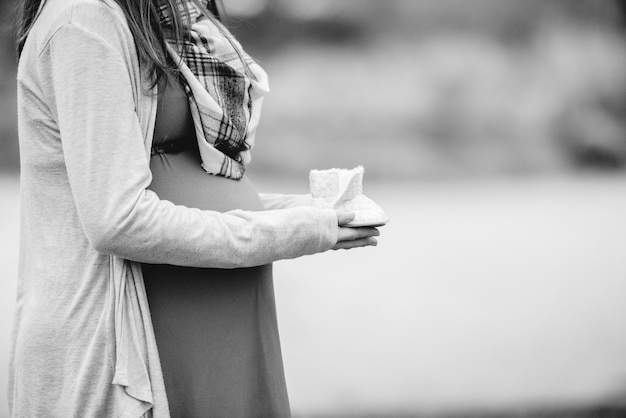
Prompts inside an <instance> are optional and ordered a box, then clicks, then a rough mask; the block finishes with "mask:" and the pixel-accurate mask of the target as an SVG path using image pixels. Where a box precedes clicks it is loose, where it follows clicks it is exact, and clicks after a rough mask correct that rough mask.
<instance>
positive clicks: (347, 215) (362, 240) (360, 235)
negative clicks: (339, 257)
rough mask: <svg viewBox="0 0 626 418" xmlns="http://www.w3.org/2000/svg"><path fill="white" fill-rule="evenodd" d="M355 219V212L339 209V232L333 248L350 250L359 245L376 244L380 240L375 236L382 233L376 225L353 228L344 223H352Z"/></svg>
mask: <svg viewBox="0 0 626 418" xmlns="http://www.w3.org/2000/svg"><path fill="white" fill-rule="evenodd" d="M353 219H354V213H353V212H349V211H337V224H338V228H339V234H338V237H337V244H335V246H334V247H333V248H332V249H333V250H341V249H343V250H348V249H350V248H357V247H369V246H370V245H371V246H376V245H377V244H378V241H377V240H376V238H375V237H377V236H378V235H380V232H378V229H376V228H374V227H367V226H366V227H358V228H351V227H346V226H344V225H346V224H348V223H350V222H351V221H352V220H353Z"/></svg>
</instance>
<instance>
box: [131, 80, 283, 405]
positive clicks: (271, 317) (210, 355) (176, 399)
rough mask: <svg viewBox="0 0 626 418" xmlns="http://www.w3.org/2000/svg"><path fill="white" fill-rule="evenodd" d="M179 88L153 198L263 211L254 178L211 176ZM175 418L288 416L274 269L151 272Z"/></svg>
mask: <svg viewBox="0 0 626 418" xmlns="http://www.w3.org/2000/svg"><path fill="white" fill-rule="evenodd" d="M200 163H201V161H200V156H199V152H198V148H197V144H196V137H195V133H194V128H193V121H192V118H191V115H190V112H189V106H188V102H187V97H186V94H185V92H184V91H183V88H182V86H181V85H179V84H178V83H177V82H176V81H175V80H173V79H170V80H169V83H168V85H167V88H166V90H165V91H164V93H163V95H162V96H161V97H160V100H159V106H158V109H157V120H156V125H155V131H154V139H153V152H152V157H151V159H150V169H151V171H152V175H153V179H152V183H151V185H150V189H152V190H153V191H154V192H156V193H157V195H158V196H159V197H160V198H161V199H165V200H169V201H171V202H172V203H174V204H178V205H185V206H188V207H194V208H198V209H203V210H215V211H219V212H225V211H229V210H233V209H245V210H260V209H262V206H261V202H260V199H259V196H258V194H257V192H256V191H255V189H254V186H253V185H252V183H251V182H250V181H249V180H248V178H247V177H245V176H244V177H243V178H242V179H241V180H232V179H228V178H225V177H220V176H214V175H211V174H207V173H205V172H204V170H203V168H202V167H201V165H200ZM143 271H144V282H145V285H146V291H147V295H148V301H149V304H150V311H151V315H152V321H153V325H154V329H155V335H156V339H157V346H158V349H159V355H160V357H161V364H162V368H163V374H164V379H165V385H166V390H167V393H168V401H169V404H170V409H171V412H172V416H185V417H201V416H238V417H256V416H272V417H284V416H289V401H288V397H287V391H286V386H285V380H284V372H283V366H282V358H281V351H280V342H279V337H278V327H277V322H276V310H275V301H274V289H273V281H272V267H271V265H265V266H258V267H253V268H244V269H232V270H221V269H197V268H188V267H178V266H169V265H147V264H144V265H143Z"/></svg>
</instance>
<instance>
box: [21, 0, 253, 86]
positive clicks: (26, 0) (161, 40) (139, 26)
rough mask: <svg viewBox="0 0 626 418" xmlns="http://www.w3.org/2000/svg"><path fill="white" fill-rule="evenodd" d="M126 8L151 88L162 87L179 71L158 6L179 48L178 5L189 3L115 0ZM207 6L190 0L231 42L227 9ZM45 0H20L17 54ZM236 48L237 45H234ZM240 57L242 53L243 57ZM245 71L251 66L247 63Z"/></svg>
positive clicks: (211, 2) (211, 0) (215, 2)
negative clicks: (169, 20) (170, 53)
mask: <svg viewBox="0 0 626 418" xmlns="http://www.w3.org/2000/svg"><path fill="white" fill-rule="evenodd" d="M113 1H115V2H116V3H117V4H118V5H119V6H120V7H121V8H122V10H123V12H124V15H125V16H126V20H127V22H128V27H129V29H130V32H131V34H132V35H133V38H134V41H135V47H136V49H137V53H138V55H139V60H140V62H142V63H146V64H147V65H148V66H149V75H150V79H151V81H152V87H154V86H156V85H157V84H158V85H160V86H162V85H163V84H164V83H165V82H166V79H167V76H168V75H170V74H175V73H176V72H177V71H178V70H177V67H176V63H174V62H173V61H172V60H171V59H170V58H169V57H168V55H167V53H166V47H165V37H166V36H165V35H166V33H165V30H164V29H163V27H161V25H160V23H159V14H158V8H159V7H166V9H167V11H168V12H169V13H170V14H171V16H172V22H173V25H172V28H171V31H172V32H173V33H168V35H173V38H174V39H175V41H176V42H175V43H176V47H177V48H178V49H179V51H180V50H181V49H182V48H183V47H184V46H183V42H182V39H183V37H184V32H185V26H184V23H183V19H182V17H181V11H180V10H179V8H178V7H177V4H181V5H182V6H183V7H184V8H185V9H186V8H187V5H186V3H185V2H180V0H113ZM205 1H207V5H206V6H205V5H203V4H202V3H201V1H200V0H191V2H193V4H194V5H195V6H197V7H198V8H199V9H200V11H201V12H202V14H203V15H205V16H206V17H207V18H208V19H211V20H212V21H213V22H214V23H216V26H217V27H218V29H219V31H220V32H221V33H222V34H223V35H225V37H226V38H227V39H228V40H229V42H231V43H232V40H231V39H230V36H228V35H227V34H226V29H225V27H224V26H223V22H224V20H225V14H224V8H223V5H222V2H221V0H205ZM45 2H46V0H20V1H19V4H18V9H17V55H18V57H19V56H20V55H21V53H22V49H23V48H24V43H25V42H26V38H27V37H28V34H29V33H30V30H31V29H32V27H33V25H34V24H35V21H36V20H37V17H38V16H39V13H40V12H41V9H42V8H43V6H44V4H45ZM235 49H236V50H237V48H235ZM240 58H241V56H240ZM244 66H245V67H246V71H248V66H247V64H246V63H245V62H244Z"/></svg>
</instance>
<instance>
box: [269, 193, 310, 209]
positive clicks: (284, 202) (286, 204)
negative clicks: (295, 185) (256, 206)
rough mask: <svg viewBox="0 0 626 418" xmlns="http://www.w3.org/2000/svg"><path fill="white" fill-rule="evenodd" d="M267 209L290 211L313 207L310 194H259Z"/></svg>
mask: <svg viewBox="0 0 626 418" xmlns="http://www.w3.org/2000/svg"><path fill="white" fill-rule="evenodd" d="M259 197H260V198H261V203H262V204H263V207H265V209H289V208H297V207H303V206H311V195H310V194H283V193H259Z"/></svg>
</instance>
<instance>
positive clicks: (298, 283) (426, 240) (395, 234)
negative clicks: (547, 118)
mask: <svg viewBox="0 0 626 418" xmlns="http://www.w3.org/2000/svg"><path fill="white" fill-rule="evenodd" d="M257 185H258V186H259V188H261V189H265V190H278V191H302V190H304V189H305V188H306V182H305V181H302V182H295V183H294V182H289V183H281V182H279V181H276V180H267V179H265V180H263V179H260V180H257ZM625 187H626V179H625V178H623V177H602V178H598V177H584V178H567V179H552V180H541V179H534V180H533V179H526V180H504V179H501V180H491V181H481V182H476V181H474V182H459V181H457V182H447V183H446V182H440V183H407V184H390V183H373V182H372V183H371V184H366V193H367V194H368V195H369V196H370V197H372V198H374V199H375V200H377V201H378V202H379V203H380V204H381V205H382V206H383V207H384V208H385V210H386V211H387V212H388V214H389V215H390V217H391V222H390V223H389V224H388V225H387V226H385V227H384V228H383V229H382V236H381V239H380V245H379V246H378V247H377V248H369V249H362V250H357V251H351V252H331V253H327V254H322V255H318V256H312V257H305V258H301V259H298V260H292V261H284V262H279V263H277V265H276V268H275V269H276V273H275V275H276V293H277V299H278V309H279V321H280V327H281V332H282V341H283V351H284V360H285V368H286V374H287V379H288V384H289V388H290V395H291V400H292V406H293V409H294V412H295V413H296V415H297V416H301V417H315V416H319V417H331V416H384V415H386V416H407V417H408V416H415V417H417V416H444V415H445V416H455V415H454V414H455V413H456V416H488V415H489V414H490V415H489V416H509V417H528V416H533V417H534V416H536V417H556V416H558V417H562V416H571V417H605V416H606V417H608V416H624V415H619V414H622V413H623V410H620V409H617V408H613V409H602V408H600V407H598V406H597V405H605V406H606V405H614V404H616V403H617V402H618V401H619V399H623V398H624V395H625V394H626V332H625V331H624V330H626V304H624V296H623V295H625V294H626V259H625V258H624V257H623V249H624V248H626V222H625V221H624V213H626V195H625V194H624V193H623V191H624V190H625ZM0 198H1V200H2V202H3V205H1V206H0V231H2V234H1V235H0V266H2V267H1V269H2V270H1V271H0V276H1V277H3V279H4V280H3V281H2V284H1V285H0V298H2V300H0V314H1V315H2V316H1V318H2V320H0V333H1V334H2V335H3V337H2V338H0V357H1V358H2V363H1V365H0V376H1V380H0V382H1V387H0V391H1V392H2V393H5V384H6V383H5V382H6V373H7V367H6V362H7V355H8V347H9V344H8V335H9V332H10V318H11V315H12V305H13V299H14V294H15V293H14V292H15V290H14V289H15V281H14V278H15V275H16V256H17V250H16V248H17V247H16V242H17V233H18V229H17V228H18V226H17V225H18V223H17V222H18V200H17V199H18V187H17V182H16V179H14V178H6V177H4V178H0ZM589 405H591V406H590V407H589V408H587V406H589ZM459 411H461V412H460V413H459ZM476 411H479V412H476ZM500 411H507V412H506V413H502V412H500ZM459 414H460V415H459ZM5 415H6V403H5V402H2V403H0V417H1V416H5Z"/></svg>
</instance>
